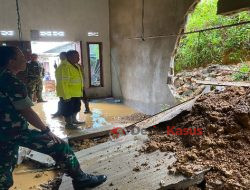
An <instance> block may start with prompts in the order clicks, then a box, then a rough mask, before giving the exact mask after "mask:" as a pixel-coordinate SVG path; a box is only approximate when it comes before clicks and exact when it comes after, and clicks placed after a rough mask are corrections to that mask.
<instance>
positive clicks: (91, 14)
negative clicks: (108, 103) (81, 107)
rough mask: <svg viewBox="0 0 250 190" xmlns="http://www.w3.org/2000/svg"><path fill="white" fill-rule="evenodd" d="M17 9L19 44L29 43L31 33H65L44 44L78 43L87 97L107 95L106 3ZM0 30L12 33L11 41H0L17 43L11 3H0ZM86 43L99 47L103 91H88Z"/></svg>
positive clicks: (53, 1) (47, 3) (92, 0)
mask: <svg viewBox="0 0 250 190" xmlns="http://www.w3.org/2000/svg"><path fill="white" fill-rule="evenodd" d="M19 6H20V16H21V23H22V34H23V40H26V41H30V40H32V39H31V30H41V31H64V32H65V36H64V37H63V38H53V39H51V40H50V39H48V38H47V39H46V40H45V41H82V42H83V44H82V45H83V50H82V54H83V64H84V66H85V71H84V74H85V83H86V85H85V87H86V93H87V95H89V96H90V97H92V98H97V97H106V96H110V95H111V73H110V40H109V1H108V0H73V1H69V0H42V1H40V0H21V1H20V0H19ZM0 30H14V32H15V34H14V36H13V37H3V36H0V41H12V40H18V30H17V13H16V1H15V0H0ZM88 32H99V37H88V35H87V33H88ZM39 41H41V40H40V39H39ZM87 42H102V43H103V54H102V55H103V73H104V74H103V77H104V87H95V88H90V87H89V72H88V59H87ZM34 53H35V52H34Z"/></svg>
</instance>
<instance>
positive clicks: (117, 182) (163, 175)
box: [59, 135, 203, 190]
mask: <svg viewBox="0 0 250 190" xmlns="http://www.w3.org/2000/svg"><path fill="white" fill-rule="evenodd" d="M147 140H148V137H147V135H138V136H132V135H127V136H126V138H125V139H123V141H122V142H106V143H103V144H99V145H97V146H94V147H91V148H89V149H85V150H82V151H80V152H78V153H76V156H77V158H78V159H79V162H80V164H81V167H82V169H83V170H84V171H86V172H89V173H93V174H105V175H107V176H108V181H107V182H105V183H104V184H103V185H101V186H99V187H97V188H95V189H99V190H106V189H119V190H127V189H145V190H147V189H148V190H149V189H150V190H156V189H160V188H163V187H164V188H167V187H171V188H172V187H175V185H177V186H178V187H181V188H186V187H187V186H189V185H190V184H191V185H194V184H197V183H200V182H201V181H202V180H203V176H201V175H200V174H197V176H195V177H194V178H186V177H184V176H182V175H178V176H175V175H170V174H169V173H168V166H169V165H171V164H173V163H174V162H175V161H176V158H175V156H174V153H164V152H160V151H155V152H153V153H150V154H145V153H140V152H139V150H141V148H142V147H143V146H144V143H145V141H147ZM135 167H138V168H139V171H135V170H134V169H135ZM161 181H163V182H164V183H162V184H161ZM69 189H73V187H72V184H71V179H70V178H69V177H66V176H64V177H63V181H62V184H61V186H60V188H59V190H69ZM167 189H168V188H167Z"/></svg>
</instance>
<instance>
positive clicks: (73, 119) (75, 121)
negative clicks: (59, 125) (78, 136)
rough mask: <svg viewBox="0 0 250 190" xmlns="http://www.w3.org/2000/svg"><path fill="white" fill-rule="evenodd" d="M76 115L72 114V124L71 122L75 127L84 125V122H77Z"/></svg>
mask: <svg viewBox="0 0 250 190" xmlns="http://www.w3.org/2000/svg"><path fill="white" fill-rule="evenodd" d="M76 115H77V114H76V113H75V114H73V116H72V122H73V124H76V125H81V124H84V123H85V122H84V121H77V119H76Z"/></svg>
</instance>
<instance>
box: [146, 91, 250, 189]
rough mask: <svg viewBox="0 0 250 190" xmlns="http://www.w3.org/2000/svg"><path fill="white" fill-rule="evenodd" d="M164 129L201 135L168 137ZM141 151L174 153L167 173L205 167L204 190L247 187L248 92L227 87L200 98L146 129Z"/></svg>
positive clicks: (249, 162)
mask: <svg viewBox="0 0 250 190" xmlns="http://www.w3.org/2000/svg"><path fill="white" fill-rule="evenodd" d="M166 126H176V127H175V129H176V128H181V129H184V128H187V129H188V130H192V131H191V132H193V133H194V130H195V129H196V130H197V129H202V133H203V134H202V135H179V136H178V135H171V134H170V135H169V134H168V131H167V129H166ZM181 129H178V130H181ZM149 136H150V140H151V141H150V142H148V144H147V145H146V149H145V151H148V152H151V151H154V150H157V149H160V150H161V151H174V152H176V156H177V162H176V163H175V164H174V165H173V166H172V167H170V168H168V169H170V172H171V173H175V174H178V173H181V174H184V175H186V176H192V175H194V174H195V173H196V172H198V171H201V170H203V169H206V168H210V171H209V172H208V173H207V174H206V176H205V180H206V184H207V186H206V188H207V189H230V190H231V189H249V188H250V89H244V88H232V87H230V88H227V89H226V90H225V91H223V92H211V93H209V94H206V95H203V96H201V97H200V98H199V99H198V100H197V101H196V103H195V105H194V106H193V109H192V110H191V111H190V112H188V113H185V114H183V115H181V116H179V117H178V118H175V119H174V120H172V121H170V122H168V123H164V124H160V125H159V126H158V127H156V128H152V129H150V135H149Z"/></svg>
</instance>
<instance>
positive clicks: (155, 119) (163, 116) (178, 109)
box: [69, 96, 199, 140]
mask: <svg viewBox="0 0 250 190" xmlns="http://www.w3.org/2000/svg"><path fill="white" fill-rule="evenodd" d="M198 97H199V96H197V97H196V98H193V99H191V100H188V101H185V102H182V103H181V104H178V105H176V106H173V107H171V108H169V109H168V110H165V111H162V112H160V113H158V114H155V115H153V116H151V117H149V118H147V119H144V120H142V121H139V122H137V123H134V124H132V125H129V126H126V127H122V128H125V129H126V130H127V131H130V130H132V129H133V128H134V127H139V128H144V129H145V128H148V127H151V126H154V125H157V124H159V123H161V122H163V121H169V120H171V119H173V118H174V117H176V116H177V115H179V114H180V113H182V112H183V111H188V110H191V108H192V106H193V105H194V102H195V101H196V99H197V98H198ZM114 127H115V126H114ZM116 127H117V126H116ZM111 129H112V128H109V129H105V130H102V131H97V132H89V133H86V131H85V134H82V135H79V136H73V137H69V140H83V139H89V138H98V137H104V136H108V135H109V132H110V130H111Z"/></svg>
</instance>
